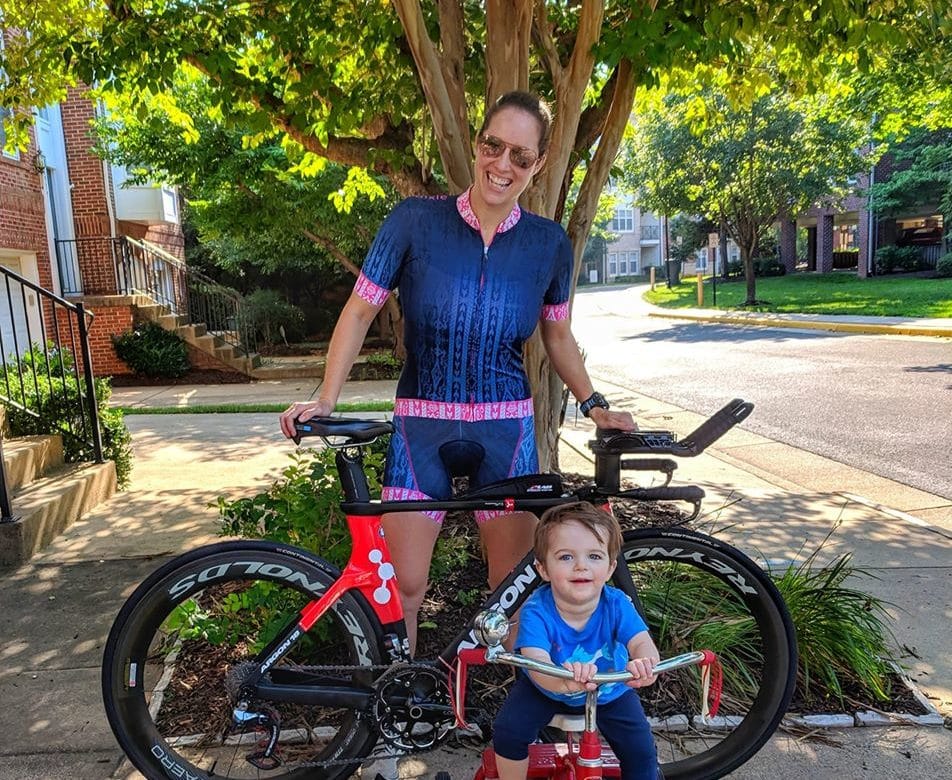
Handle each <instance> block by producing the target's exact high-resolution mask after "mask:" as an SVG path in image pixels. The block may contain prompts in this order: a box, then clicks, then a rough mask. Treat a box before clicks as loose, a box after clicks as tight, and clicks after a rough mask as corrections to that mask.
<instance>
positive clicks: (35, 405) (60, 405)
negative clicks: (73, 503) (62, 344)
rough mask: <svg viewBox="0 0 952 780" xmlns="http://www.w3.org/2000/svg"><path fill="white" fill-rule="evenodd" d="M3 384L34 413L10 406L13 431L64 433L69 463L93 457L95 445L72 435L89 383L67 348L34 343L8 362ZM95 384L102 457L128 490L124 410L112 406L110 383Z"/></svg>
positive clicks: (129, 457)
mask: <svg viewBox="0 0 952 780" xmlns="http://www.w3.org/2000/svg"><path fill="white" fill-rule="evenodd" d="M34 372H35V374H34ZM34 375H35V377H36V379H35V381H34ZM21 380H22V381H21ZM3 382H4V387H5V388H6V389H7V392H8V395H9V396H10V397H11V398H15V399H17V401H18V402H19V403H20V404H21V405H22V406H24V407H25V408H26V409H29V410H31V411H32V414H31V413H30V412H27V411H24V410H23V409H17V408H15V407H12V406H11V407H8V409H7V422H8V424H9V426H10V433H11V434H13V435H14V436H29V435H35V434H59V435H61V436H62V437H63V457H64V458H65V460H66V462H67V463H78V462H81V461H89V460H92V459H93V457H94V454H93V450H92V447H91V446H90V445H88V444H87V443H86V442H85V441H84V440H83V439H82V438H78V437H77V436H75V435H72V433H71V432H73V431H83V420H82V418H81V417H80V415H79V414H77V409H78V408H79V399H80V397H81V395H82V394H83V393H84V392H85V384H82V386H81V383H84V380H83V378H82V376H80V377H79V380H78V381H77V378H76V376H75V373H74V362H73V356H72V354H71V353H70V352H69V350H65V349H64V350H59V349H56V347H55V346H54V345H53V344H52V343H51V344H50V345H49V346H48V347H47V350H46V352H45V353H44V350H43V349H42V348H41V347H39V346H34V347H33V348H32V349H31V350H30V351H29V352H27V353H26V354H24V355H23V357H22V358H20V360H19V363H18V364H16V365H8V366H7V369H6V371H5V372H4V378H3ZM93 387H94V390H95V394H96V408H97V412H98V414H99V428H100V432H101V434H102V446H103V456H104V457H105V458H106V459H107V460H111V461H113V462H114V463H115V464H116V482H117V484H118V486H119V488H120V489H124V488H126V487H128V486H129V475H130V473H131V471H132V436H131V434H130V433H129V429H128V428H126V424H125V421H124V420H123V416H122V412H121V411H119V410H118V409H112V408H110V406H109V398H110V396H111V395H112V387H111V386H110V384H109V381H108V380H106V379H96V380H95V381H94V383H93ZM83 438H85V437H83Z"/></svg>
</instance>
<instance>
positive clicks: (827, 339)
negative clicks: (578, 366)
mask: <svg viewBox="0 0 952 780" xmlns="http://www.w3.org/2000/svg"><path fill="white" fill-rule="evenodd" d="M573 331H574V332H575V335H576V338H577V339H578V341H579V344H580V345H581V346H582V348H583V349H584V350H585V352H586V363H587V365H588V368H589V372H590V373H591V374H592V375H593V377H595V378H596V379H598V380H601V381H605V382H613V383H615V384H618V385H621V386H624V387H629V388H631V389H633V390H636V391H638V392H640V393H644V394H646V395H649V396H652V397H654V398H658V399H660V400H664V401H668V402H670V403H674V404H677V405H678V406H681V407H682V408H685V409H690V410H692V411H696V412H700V413H704V414H710V413H711V412H713V411H715V410H716V409H718V408H719V407H720V406H722V405H723V404H724V403H725V402H727V401H728V400H730V399H731V398H737V397H741V398H745V399H747V400H749V401H753V402H754V404H755V405H756V409H755V410H754V413H753V415H751V417H749V418H748V419H747V420H746V421H745V423H744V426H745V427H746V428H747V429H749V430H752V431H754V432H756V433H760V434H762V435H764V436H767V437H769V438H772V439H774V440H776V441H781V442H784V443H786V444H790V445H792V446H795V447H798V448H800V449H804V450H808V451H810V452H814V453H817V454H819V455H823V456H825V457H827V458H831V459H833V460H837V461H840V462H842V463H846V464H849V465H851V466H855V467H858V468H862V469H865V470H866V471H871V472H873V473H875V474H879V475H881V476H883V477H887V478H889V479H892V480H895V481H897V482H901V483H903V484H906V485H910V486H913V487H916V488H919V489H921V490H925V491H928V492H930V493H934V494H936V495H939V496H943V497H945V498H948V499H952V457H950V448H952V341H950V340H948V339H941V338H927V337H916V336H878V335H876V336H873V335H858V334H844V333H835V332H826V331H807V330H793V329H784V328H758V327H745V326H724V325H718V324H703V323H696V322H688V321H683V322H679V321H677V320H668V319H659V318H652V317H648V316H647V309H646V307H645V306H644V305H643V304H641V303H640V291H636V288H631V287H629V288H610V289H598V290H586V289H584V288H583V289H580V290H579V291H578V293H577V294H576V298H575V306H574V313H573ZM596 384H597V382H596Z"/></svg>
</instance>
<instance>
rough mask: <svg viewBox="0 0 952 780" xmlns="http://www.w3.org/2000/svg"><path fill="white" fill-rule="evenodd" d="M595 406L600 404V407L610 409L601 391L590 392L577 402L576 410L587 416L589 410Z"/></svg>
mask: <svg viewBox="0 0 952 780" xmlns="http://www.w3.org/2000/svg"><path fill="white" fill-rule="evenodd" d="M596 406H600V407H601V408H602V409H611V406H610V405H609V403H608V401H606V400H605V396H603V395H602V394H601V393H592V394H591V395H590V396H589V397H588V398H586V399H585V400H584V401H582V403H580V404H579V407H578V410H579V411H580V412H581V413H582V414H584V415H585V416H586V417H588V416H589V412H591V411H592V409H594V408H595V407H596Z"/></svg>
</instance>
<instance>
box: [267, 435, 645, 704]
mask: <svg viewBox="0 0 952 780" xmlns="http://www.w3.org/2000/svg"><path fill="white" fill-rule="evenodd" d="M336 461H337V469H338V473H339V475H340V478H341V484H342V485H343V487H344V492H345V501H344V503H343V504H342V505H341V506H342V508H343V510H344V512H345V516H346V522H347V527H348V531H349V533H350V537H351V539H352V542H353V546H352V549H351V554H350V557H349V559H348V561H347V564H346V565H345V567H344V569H343V571H342V572H341V575H340V577H339V578H338V579H337V580H335V582H334V583H333V585H332V586H331V587H330V588H329V589H328V590H327V591H326V592H325V593H324V594H323V595H322V596H321V597H320V598H318V599H315V600H314V601H311V602H309V603H308V604H307V605H305V606H304V607H303V608H302V609H301V611H300V613H299V617H298V618H297V620H296V621H295V622H294V623H293V624H292V625H289V626H288V627H287V628H285V629H284V630H283V631H281V632H280V633H278V635H277V636H276V637H275V638H274V639H273V640H272V641H271V643H270V644H269V645H268V646H267V647H266V648H264V649H263V650H262V651H261V652H260V653H259V654H258V656H257V658H255V663H256V664H257V665H258V671H257V675H256V678H257V679H255V680H253V681H252V682H254V683H256V684H257V686H258V693H259V694H261V695H263V696H264V697H265V698H270V699H273V700H275V701H280V700H289V699H290V700H295V701H308V702H312V703H327V704H334V703H335V702H339V701H340V698H339V697H340V696H341V695H342V694H341V692H340V690H339V689H334V690H333V691H331V690H328V691H327V692H326V693H322V692H321V689H320V688H317V687H316V686H310V688H311V691H310V693H309V692H308V691H307V690H302V688H301V686H296V685H281V684H278V683H273V682H269V683H262V682H261V678H262V677H264V676H265V675H266V674H267V673H268V671H270V670H271V668H272V667H274V666H275V664H277V663H278V661H280V660H281V658H282V657H283V656H284V655H285V654H286V653H287V652H288V651H289V650H290V649H291V648H292V647H293V646H294V644H295V643H296V642H297V641H298V640H299V639H300V638H301V637H302V636H304V634H306V633H307V631H308V630H310V628H311V627H312V626H313V625H314V624H315V623H316V622H317V621H318V620H319V619H320V618H321V617H322V616H323V615H325V614H326V613H327V611H328V610H329V609H332V608H333V606H334V603H335V602H336V601H337V600H338V599H340V598H341V596H342V595H343V594H344V593H346V592H348V591H351V590H353V591H357V592H359V593H360V594H361V596H363V598H364V600H365V602H366V603H367V605H368V606H369V608H370V609H371V610H372V611H373V612H374V613H375V614H376V616H377V618H378V619H379V622H380V624H381V626H382V627H383V631H384V637H383V648H384V649H385V651H386V653H387V655H388V657H389V660H390V662H391V663H401V662H408V661H410V660H411V656H410V643H409V639H408V636H407V630H406V622H405V620H404V614H403V607H402V605H401V603H400V597H399V592H398V589H397V579H396V575H395V572H394V568H393V563H392V560H391V557H390V550H389V548H388V546H387V541H386V537H385V536H384V532H383V527H382V524H381V517H382V516H383V515H384V514H387V513H388V512H407V511H425V510H477V509H489V510H492V509H497V510H498V509H502V510H504V511H506V512H519V511H528V512H532V513H536V514H538V513H541V512H542V511H544V510H545V509H548V508H549V507H551V506H555V505H557V504H560V503H566V502H570V501H576V500H578V498H579V497H578V495H569V496H563V495H549V496H546V497H543V498H535V497H517V498H512V497H506V498H498V497H486V498H474V499H471V500H465V499H464V500H461V499H452V500H449V501H389V502H388V501H382V502H381V501H371V500H370V492H369V488H368V486H367V481H366V476H365V474H364V471H363V461H362V456H361V452H360V449H359V448H355V447H342V448H338V449H337V453H336ZM596 500H597V499H596ZM601 500H603V501H607V496H602V497H601ZM534 559H535V556H534V554H533V552H532V550H528V551H527V552H526V554H525V555H524V556H523V557H522V559H521V560H520V561H519V563H518V564H516V566H515V567H514V568H513V570H512V571H511V572H510V573H509V575H508V576H507V577H506V578H505V579H504V580H503V581H502V582H501V583H500V584H499V585H498V586H497V587H496V588H495V589H494V590H493V591H492V593H490V594H489V596H488V597H487V598H486V600H485V601H484V602H483V604H482V605H480V607H479V609H480V610H483V609H496V610H501V611H502V612H503V613H505V615H506V617H507V618H509V619H511V618H512V617H513V616H514V615H515V614H516V612H517V611H518V610H519V608H520V607H521V606H522V604H523V603H524V602H525V601H526V599H527V598H529V596H530V595H531V594H532V592H533V591H534V590H535V589H536V588H537V587H539V585H540V584H541V583H542V578H541V576H540V575H539V573H538V572H537V571H536V568H535V565H534ZM612 581H613V584H614V585H615V586H616V587H619V588H621V589H622V590H624V591H625V592H626V593H627V594H628V595H629V597H630V598H631V599H632V600H633V601H634V603H635V606H636V607H637V608H638V609H639V610H640V609H641V607H640V603H639V601H638V596H637V593H636V592H635V587H634V583H633V582H632V581H631V575H630V573H629V571H628V569H627V567H625V566H617V567H616V568H615V573H614V575H613V577H612ZM474 614H475V613H474ZM478 644H479V643H478V640H477V639H476V636H475V634H474V633H473V627H472V625H471V624H466V625H464V626H463V628H462V629H461V630H460V632H459V634H457V636H456V637H455V638H454V639H453V641H452V642H450V643H449V644H448V645H447V646H446V647H445V648H444V649H443V650H442V651H441V652H440V654H439V658H440V659H442V661H443V662H445V663H446V664H453V663H454V662H455V661H456V658H457V656H458V654H459V652H460V651H461V650H465V649H471V648H475V647H477V646H478ZM354 695H355V694H354V693H353V692H350V693H349V694H348V695H347V698H348V699H351V700H352V699H353V698H354ZM357 695H358V696H359V694H357ZM367 695H368V696H369V693H368V694H367ZM334 697H338V698H334Z"/></svg>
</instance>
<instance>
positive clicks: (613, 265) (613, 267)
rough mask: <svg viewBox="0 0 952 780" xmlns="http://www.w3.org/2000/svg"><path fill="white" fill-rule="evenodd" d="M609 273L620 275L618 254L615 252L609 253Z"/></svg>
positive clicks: (610, 274)
mask: <svg viewBox="0 0 952 780" xmlns="http://www.w3.org/2000/svg"><path fill="white" fill-rule="evenodd" d="M608 275H609V276H617V275H618V255H617V254H615V253H614V252H611V253H609V255H608Z"/></svg>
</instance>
